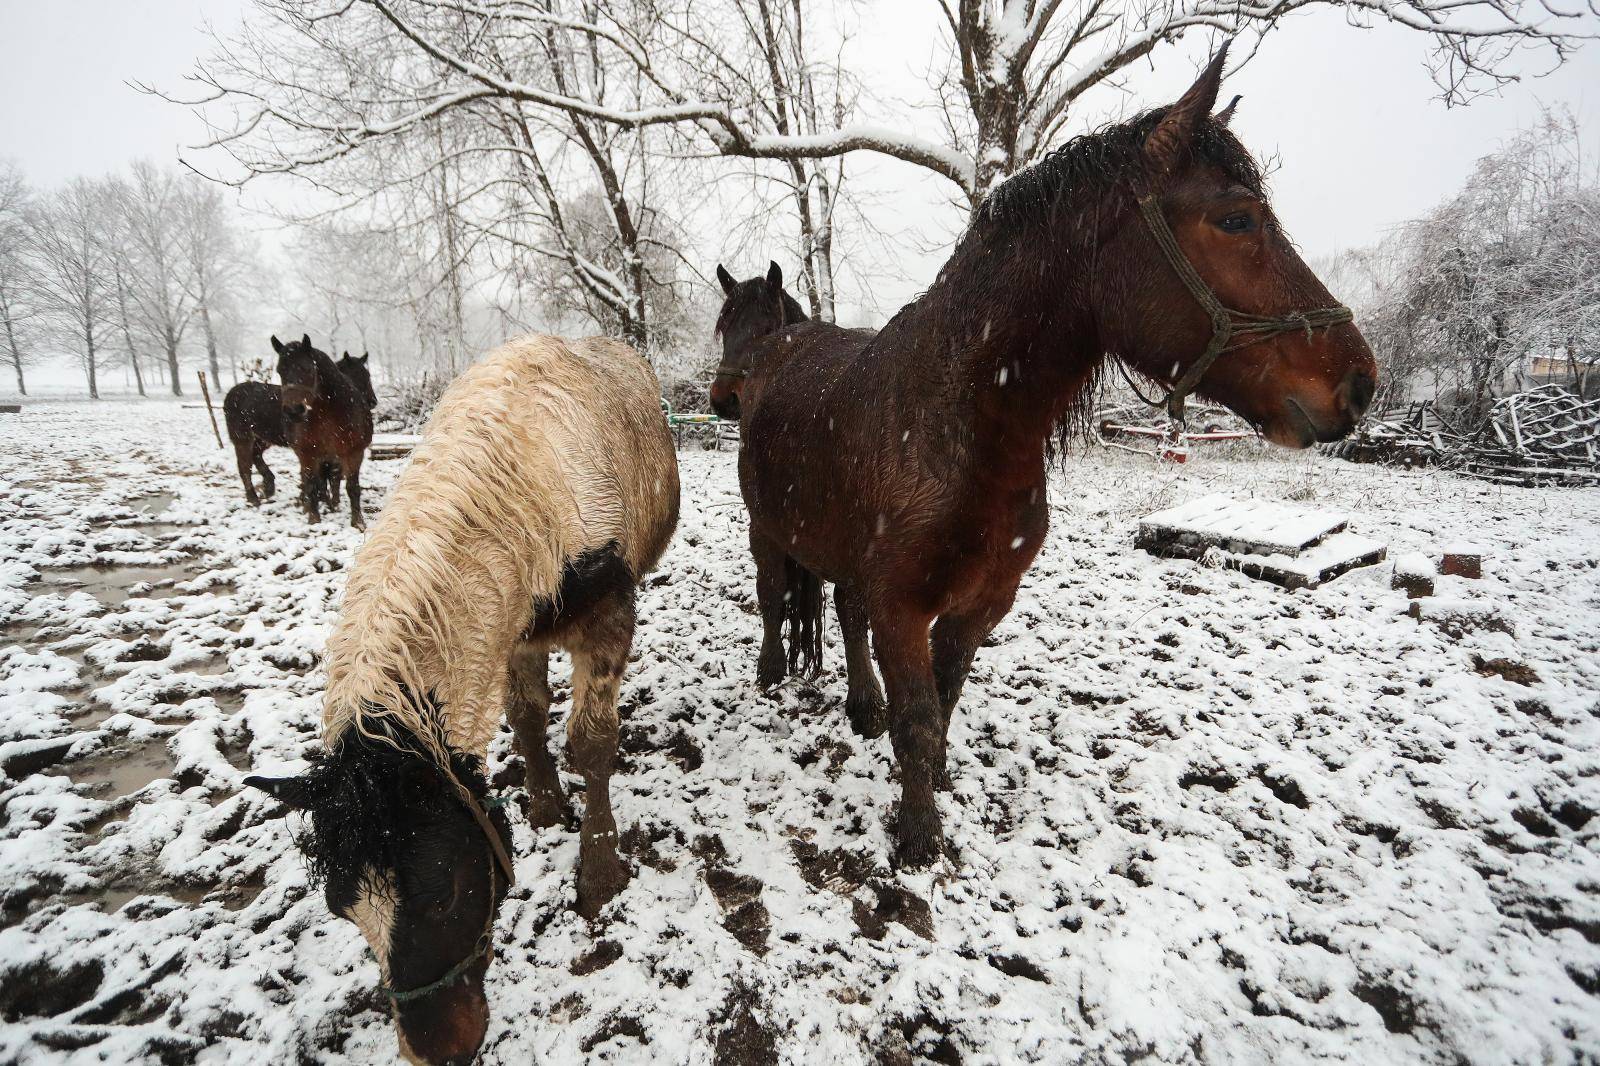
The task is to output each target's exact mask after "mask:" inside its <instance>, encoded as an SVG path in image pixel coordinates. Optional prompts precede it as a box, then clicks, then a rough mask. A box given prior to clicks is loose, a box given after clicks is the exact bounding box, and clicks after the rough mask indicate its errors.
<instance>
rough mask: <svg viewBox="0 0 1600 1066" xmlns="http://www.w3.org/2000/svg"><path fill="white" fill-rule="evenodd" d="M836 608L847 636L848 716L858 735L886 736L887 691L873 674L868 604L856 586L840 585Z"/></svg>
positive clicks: (836, 586)
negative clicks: (884, 693)
mask: <svg viewBox="0 0 1600 1066" xmlns="http://www.w3.org/2000/svg"><path fill="white" fill-rule="evenodd" d="M833 606H834V608H835V609H836V610H837V611H838V612H839V629H840V631H841V632H843V634H844V662H845V681H846V683H847V684H848V686H849V691H848V694H847V695H846V696H845V699H844V711H845V714H846V715H848V716H849V718H850V727H851V728H852V729H854V730H855V731H856V735H858V736H862V737H866V738H868V739H871V738H872V737H879V736H882V735H883V731H884V729H885V727H886V726H887V724H888V719H887V715H886V714H885V710H886V708H885V706H884V702H883V689H881V688H879V687H878V675H877V674H875V673H873V670H872V648H871V646H870V645H869V643H868V640H867V636H868V631H869V628H868V623H867V601H866V599H865V597H863V596H862V595H861V592H860V590H859V589H858V588H857V587H856V586H855V585H853V584H850V583H848V582H840V583H839V584H837V585H835V586H833Z"/></svg>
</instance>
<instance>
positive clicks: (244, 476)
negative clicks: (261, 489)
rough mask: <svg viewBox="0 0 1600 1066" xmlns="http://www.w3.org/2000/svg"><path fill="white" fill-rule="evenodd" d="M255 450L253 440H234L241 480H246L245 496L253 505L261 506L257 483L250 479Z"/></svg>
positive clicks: (235, 455)
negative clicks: (251, 459) (251, 461)
mask: <svg viewBox="0 0 1600 1066" xmlns="http://www.w3.org/2000/svg"><path fill="white" fill-rule="evenodd" d="M254 452H255V441H253V440H242V441H234V442H233V457H234V459H235V460H236V461H237V462H238V464H239V480H240V481H242V482H244V498H245V499H246V500H248V501H249V502H250V506H251V507H259V506H261V497H259V496H257V495H256V486H255V483H254V482H252V481H251V480H250V457H251V455H252V454H254Z"/></svg>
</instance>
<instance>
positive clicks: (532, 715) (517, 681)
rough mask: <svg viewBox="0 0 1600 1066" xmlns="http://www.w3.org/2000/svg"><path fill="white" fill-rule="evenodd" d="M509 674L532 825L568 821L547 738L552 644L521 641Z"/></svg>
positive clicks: (511, 715)
mask: <svg viewBox="0 0 1600 1066" xmlns="http://www.w3.org/2000/svg"><path fill="white" fill-rule="evenodd" d="M509 675H510V685H509V686H508V691H507V700H506V719H507V721H509V722H510V723H511V730H512V732H513V733H515V734H516V738H517V742H516V748H517V750H518V751H520V752H521V753H522V761H523V763H524V764H525V765H526V767H527V774H526V781H527V785H528V824H530V825H536V826H551V825H560V824H561V823H562V822H564V821H566V813H567V812H566V797H565V795H564V794H563V793H562V791H561V778H560V776H559V775H557V773H556V764H555V760H554V759H552V758H550V747H549V744H548V742H547V740H546V734H547V733H548V732H549V729H550V648H549V646H548V645H546V644H542V643H533V642H530V641H523V642H521V643H519V644H518V645H517V646H516V647H515V648H514V649H512V652H511V666H510V670H509Z"/></svg>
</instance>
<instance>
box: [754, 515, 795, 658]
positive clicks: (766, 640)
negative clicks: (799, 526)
mask: <svg viewBox="0 0 1600 1066" xmlns="http://www.w3.org/2000/svg"><path fill="white" fill-rule="evenodd" d="M750 556H751V558H753V559H754V560H755V563H756V605H757V606H758V607H760V609H761V654H760V656H759V657H758V658H757V659H756V684H757V685H758V686H759V687H761V688H764V689H765V688H771V687H772V686H773V685H776V684H777V683H778V682H780V681H782V680H783V679H784V676H785V675H786V674H788V672H789V664H788V660H786V659H785V658H784V656H783V597H784V591H785V581H784V560H785V558H786V556H785V554H784V551H783V549H782V548H780V547H778V546H777V545H776V544H774V543H773V542H772V541H770V540H768V539H767V538H766V537H764V536H762V535H761V534H759V533H757V532H756V531H755V530H754V529H751V530H750Z"/></svg>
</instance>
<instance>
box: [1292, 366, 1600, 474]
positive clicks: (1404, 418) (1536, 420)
mask: <svg viewBox="0 0 1600 1066" xmlns="http://www.w3.org/2000/svg"><path fill="white" fill-rule="evenodd" d="M1324 450H1325V451H1327V452H1328V453H1330V454H1332V455H1335V456H1337V457H1339V458H1341V459H1348V460H1350V461H1351V462H1355V463H1389V464H1394V465H1399V466H1439V467H1444V468H1446V469H1450V470H1456V471H1459V472H1461V473H1463V474H1469V475H1471V476H1473V477H1480V478H1484V479H1486V480H1489V481H1498V482H1503V483H1505V484H1511V485H1551V484H1556V485H1597V484H1600V400H1585V399H1583V398H1582V397H1581V396H1579V395H1578V394H1576V393H1574V392H1572V391H1571V390H1569V389H1567V388H1566V387H1565V386H1562V385H1541V386H1540V387H1539V388H1536V389H1529V390H1528V391H1526V392H1518V393H1513V394H1512V395H1510V396H1503V397H1501V398H1500V399H1498V400H1496V401H1495V403H1494V406H1493V407H1491V408H1490V410H1489V413H1488V415H1487V416H1486V417H1484V418H1482V419H1480V420H1478V421H1477V422H1475V423H1468V422H1465V421H1464V420H1462V419H1460V418H1457V417H1453V416H1451V415H1448V414H1446V413H1445V412H1443V411H1441V410H1440V409H1439V407H1438V405H1437V404H1435V403H1433V402H1432V401H1428V402H1425V403H1414V404H1411V405H1410V406H1409V407H1407V408H1405V409H1404V410H1391V411H1386V412H1383V413H1382V414H1379V415H1368V416H1367V418H1366V419H1365V420H1364V421H1363V422H1362V423H1361V425H1360V426H1359V427H1357V429H1356V432H1355V433H1354V434H1352V435H1351V436H1349V437H1347V438H1346V439H1344V440H1342V441H1338V442H1336V443H1334V444H1329V445H1325V446H1324Z"/></svg>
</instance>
